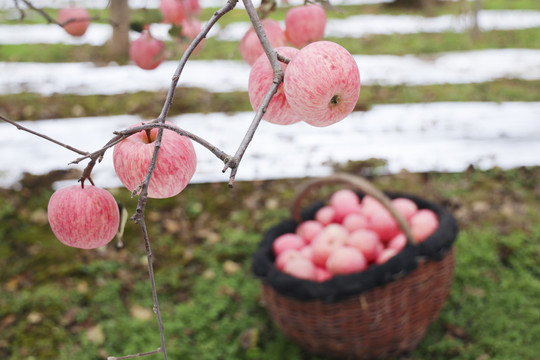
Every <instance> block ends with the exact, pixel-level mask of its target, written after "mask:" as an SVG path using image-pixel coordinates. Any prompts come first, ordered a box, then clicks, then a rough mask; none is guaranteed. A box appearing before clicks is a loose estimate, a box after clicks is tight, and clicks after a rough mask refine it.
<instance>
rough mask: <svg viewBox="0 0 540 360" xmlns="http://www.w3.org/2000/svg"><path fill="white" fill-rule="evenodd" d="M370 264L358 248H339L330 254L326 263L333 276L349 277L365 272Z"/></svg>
mask: <svg viewBox="0 0 540 360" xmlns="http://www.w3.org/2000/svg"><path fill="white" fill-rule="evenodd" d="M367 267H368V262H367V261H366V258H365V257H364V255H363V254H362V253H361V252H360V251H359V250H358V249H356V248H354V247H349V246H342V247H339V248H337V249H335V250H333V251H332V253H330V256H329V257H328V260H327V261H326V268H327V269H328V271H329V272H330V274H332V275H347V274H353V273H356V272H360V271H364V270H366V269H367Z"/></svg>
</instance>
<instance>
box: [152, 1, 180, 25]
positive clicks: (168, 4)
mask: <svg viewBox="0 0 540 360" xmlns="http://www.w3.org/2000/svg"><path fill="white" fill-rule="evenodd" d="M185 5H186V4H184V1H182V0H161V1H160V3H159V11H160V12H161V15H162V16H163V19H162V21H163V22H164V23H168V24H174V25H180V24H181V23H182V20H184V19H185V18H186V16H187V15H186V7H185Z"/></svg>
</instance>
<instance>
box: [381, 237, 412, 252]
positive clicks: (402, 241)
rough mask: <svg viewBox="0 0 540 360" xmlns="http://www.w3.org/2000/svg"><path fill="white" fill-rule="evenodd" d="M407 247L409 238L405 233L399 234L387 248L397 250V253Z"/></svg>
mask: <svg viewBox="0 0 540 360" xmlns="http://www.w3.org/2000/svg"><path fill="white" fill-rule="evenodd" d="M406 245H407V237H406V236H405V234H403V233H399V234H397V235H396V236H394V237H393V238H392V239H391V240H390V241H389V242H388V244H386V247H387V248H392V249H396V250H397V251H401V250H403V248H404V247H405V246H406Z"/></svg>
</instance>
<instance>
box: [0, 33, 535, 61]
mask: <svg viewBox="0 0 540 360" xmlns="http://www.w3.org/2000/svg"><path fill="white" fill-rule="evenodd" d="M538 38H540V28H531V29H524V30H512V31H485V32H482V33H481V35H480V37H479V38H478V39H477V40H473V39H472V38H471V36H470V35H469V34H468V33H452V32H444V33H430V34H393V35H369V36H365V37H362V38H327V39H326V40H330V41H334V42H336V43H338V44H341V45H343V46H344V47H345V48H346V49H347V50H349V52H350V53H352V54H363V55H376V54H387V55H405V54H418V53H423V54H435V53H439V52H446V51H469V50H484V49H498V48H528V49H540V43H539V42H538V41H536V39H538ZM166 49H167V59H171V60H173V59H180V57H181V56H182V51H181V49H180V48H179V47H178V45H176V44H175V43H173V42H168V43H167V44H166ZM110 59H111V56H110V51H109V49H108V47H106V46H104V47H101V46H91V45H66V44H36V45H32V46H28V45H24V44H21V45H0V61H8V62H46V63H49V62H55V63H61V62H76V61H82V62H84V61H90V62H95V63H98V64H107V63H108V62H110ZM193 59H194V60H213V59H223V60H239V61H241V57H240V53H239V51H238V42H234V41H218V40H216V39H215V38H210V39H207V40H206V44H205V47H204V49H203V51H201V52H199V53H198V54H196V55H194V56H193ZM120 62H124V63H125V62H127V59H123V60H120Z"/></svg>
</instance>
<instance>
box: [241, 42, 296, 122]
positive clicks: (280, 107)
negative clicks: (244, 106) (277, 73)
mask: <svg viewBox="0 0 540 360" xmlns="http://www.w3.org/2000/svg"><path fill="white" fill-rule="evenodd" d="M275 50H276V51H277V52H278V53H280V54H281V55H284V56H286V57H288V58H293V57H294V56H295V55H296V54H297V53H298V52H299V51H300V50H298V49H295V48H293V47H278V48H276V49H275ZM280 65H281V68H282V69H283V71H286V68H287V64H284V63H281V62H280ZM273 81H274V72H273V70H272V65H270V61H269V60H268V57H267V56H266V54H262V55H261V56H259V58H258V59H257V61H255V63H254V64H253V66H252V68H251V72H250V74H249V83H248V94H249V101H250V102H251V107H252V108H253V110H255V111H257V109H258V108H259V106H260V105H261V103H262V101H263V99H264V96H265V95H266V93H267V92H268V89H269V88H270V86H271V85H272V82H273ZM262 118H263V119H264V120H266V121H268V122H270V123H273V124H278V125H290V124H294V123H297V122H300V121H302V118H301V117H300V116H298V115H297V114H296V113H295V112H294V111H292V109H291V107H290V105H289V102H288V101H287V98H286V97H285V93H284V92H283V83H281V84H280V85H279V87H278V90H277V92H276V94H275V95H274V97H272V100H271V101H270V103H269V104H268V108H267V109H266V112H265V113H264V115H263V117H262Z"/></svg>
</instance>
